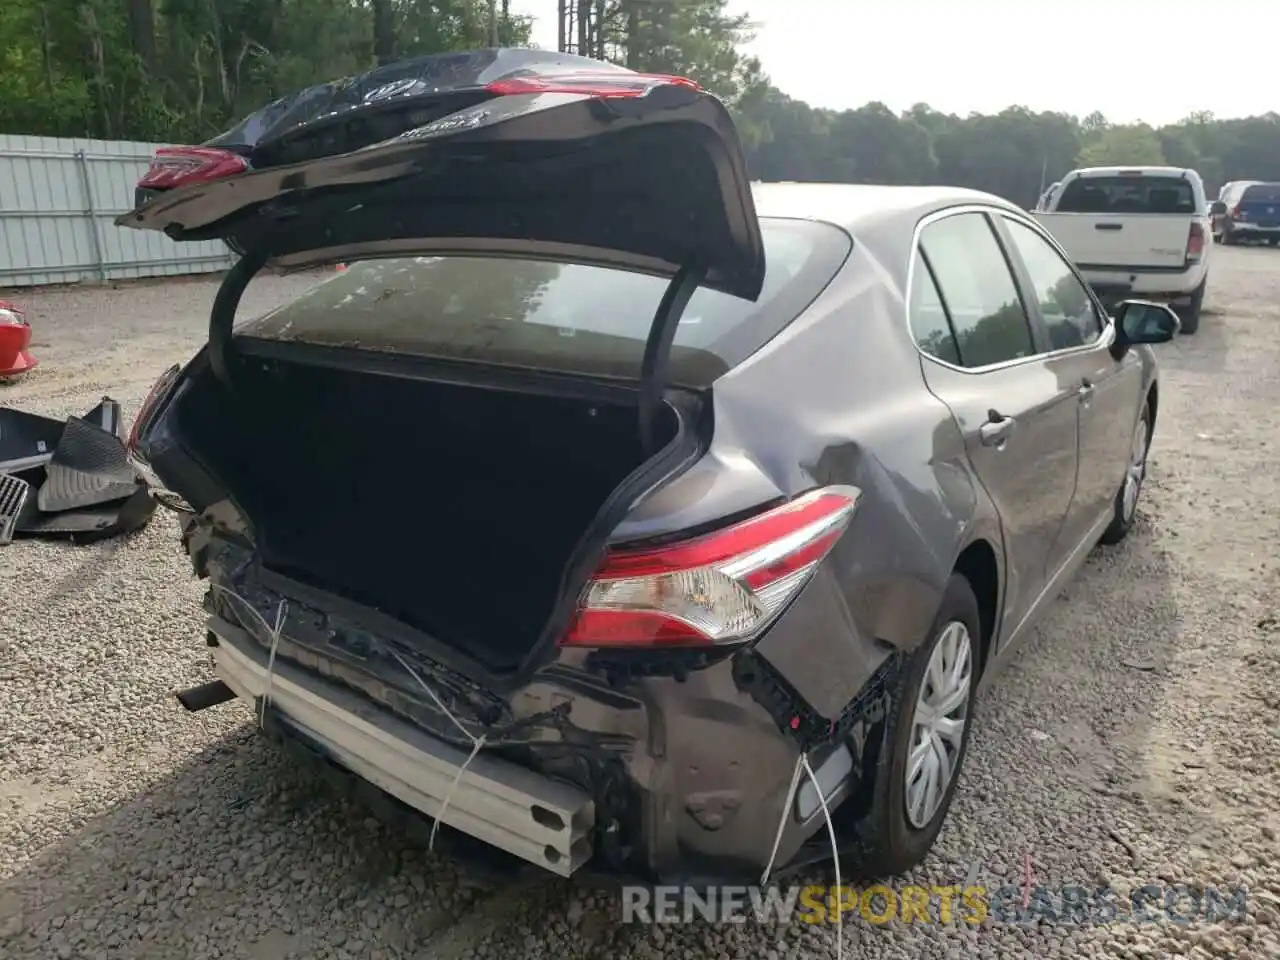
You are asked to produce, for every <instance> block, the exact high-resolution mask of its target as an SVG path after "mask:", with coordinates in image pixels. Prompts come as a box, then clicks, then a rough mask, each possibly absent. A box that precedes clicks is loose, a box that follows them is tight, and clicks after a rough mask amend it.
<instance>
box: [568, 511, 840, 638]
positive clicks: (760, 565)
mask: <svg viewBox="0 0 1280 960" xmlns="http://www.w3.org/2000/svg"><path fill="white" fill-rule="evenodd" d="M857 501H858V492H857V491H856V490H854V489H853V488H851V487H825V488H823V489H820V490H814V491H812V492H810V493H807V494H805V495H803V496H801V497H798V498H797V499H795V500H793V501H791V502H789V503H786V504H784V505H782V506H780V507H777V508H775V509H773V510H769V511H767V512H765V513H762V514H760V515H758V516H755V517H752V518H750V519H748V520H744V521H742V522H741V523H737V524H734V525H732V526H730V527H726V528H725V529H723V530H718V531H716V532H714V533H710V534H707V535H705V536H702V537H698V538H696V539H693V540H687V541H684V542H681V543H674V544H671V545H669V546H662V547H655V548H650V549H641V550H616V551H612V552H611V553H610V554H609V555H608V556H607V557H606V558H605V561H604V563H603V564H602V565H601V567H600V569H599V570H598V571H597V572H596V574H595V576H593V577H592V579H591V583H590V585H589V586H588V587H587V588H586V590H584V591H583V596H582V600H581V601H580V603H579V607H578V611H577V614H576V615H575V617H574V620H573V622H572V623H571V625H570V627H569V630H568V632H567V633H566V635H565V637H564V639H563V640H562V641H561V643H562V644H563V645H565V646H587V647H619V646H623V647H644V646H655V645H656V646H688V645H695V646H697V645H706V644H727V643H736V642H738V641H741V640H745V639H747V638H748V637H750V636H752V635H753V634H755V633H757V632H758V631H759V630H760V628H761V627H763V626H765V625H766V624H767V623H768V622H769V621H770V620H772V619H773V617H774V616H775V615H776V614H777V613H779V612H780V611H781V610H782V609H783V607H784V606H785V605H786V604H787V601H789V600H790V599H791V598H792V597H794V596H795V595H796V594H797V593H799V591H800V589H801V588H802V587H803V586H804V585H805V583H807V582H808V580H809V578H810V577H811V576H812V575H813V573H814V571H815V570H816V569H817V566H818V564H819V563H820V562H821V561H822V559H823V558H824V557H825V556H826V555H827V554H828V553H829V552H830V550H831V548H832V547H833V546H835V543H836V541H837V540H838V539H839V538H840V535H841V534H842V533H844V530H845V528H846V527H847V526H848V525H849V521H850V519H851V518H852V517H853V512H854V509H855V508H856V506H857Z"/></svg>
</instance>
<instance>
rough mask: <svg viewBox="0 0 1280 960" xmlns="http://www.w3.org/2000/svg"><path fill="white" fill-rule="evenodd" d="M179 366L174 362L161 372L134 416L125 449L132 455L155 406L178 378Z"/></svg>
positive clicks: (135, 453)
mask: <svg viewBox="0 0 1280 960" xmlns="http://www.w3.org/2000/svg"><path fill="white" fill-rule="evenodd" d="M179 369H180V368H179V367H178V366H177V364H174V365H173V366H172V367H170V368H169V369H168V370H166V371H165V372H164V373H162V374H160V379H158V380H157V381H156V382H155V383H154V384H153V385H152V387H151V389H150V390H149V391H148V392H147V396H146V399H144V400H143V401H142V406H140V407H139V408H138V415H137V416H135V417H134V418H133V426H132V427H130V428H129V439H128V440H127V441H126V442H125V449H126V450H127V451H128V452H129V455H130V456H131V457H134V456H136V455H137V452H138V441H139V439H141V437H142V431H143V430H144V429H146V426H147V421H148V420H149V419H151V415H152V414H153V413H154V412H155V406H156V404H157V403H158V402H159V401H160V398H161V397H163V396H164V395H165V394H166V393H167V392H168V390H169V387H170V386H172V384H173V381H174V380H176V379H177V378H178V373H179Z"/></svg>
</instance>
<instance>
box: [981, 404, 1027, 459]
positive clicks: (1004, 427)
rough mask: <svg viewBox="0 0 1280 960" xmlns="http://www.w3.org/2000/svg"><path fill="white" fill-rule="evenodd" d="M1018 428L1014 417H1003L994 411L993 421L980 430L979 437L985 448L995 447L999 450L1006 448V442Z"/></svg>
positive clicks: (992, 414) (989, 421) (992, 413)
mask: <svg viewBox="0 0 1280 960" xmlns="http://www.w3.org/2000/svg"><path fill="white" fill-rule="evenodd" d="M1017 426H1018V421H1017V420H1015V419H1013V417H1002V416H1000V414H998V413H996V412H995V411H994V410H992V411H991V419H990V420H988V421H987V422H986V423H984V424H983V425H982V426H981V427H979V428H978V436H979V437H981V439H982V445H983V446H984V447H995V448H996V449H997V450H999V449H1001V448H1003V447H1004V445H1005V441H1007V440H1008V439H1009V435H1010V434H1012V433H1013V431H1014V429H1015V428H1016V427H1017Z"/></svg>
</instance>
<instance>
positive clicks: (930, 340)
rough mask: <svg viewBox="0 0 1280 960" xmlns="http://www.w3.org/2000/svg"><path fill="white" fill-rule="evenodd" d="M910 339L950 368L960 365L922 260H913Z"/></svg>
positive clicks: (935, 289) (935, 287)
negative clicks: (913, 339)
mask: <svg viewBox="0 0 1280 960" xmlns="http://www.w3.org/2000/svg"><path fill="white" fill-rule="evenodd" d="M910 317H911V335H912V336H913V337H914V338H915V341H916V345H917V346H918V347H919V348H920V349H921V350H923V351H924V352H925V353H927V354H929V356H931V357H937V358H938V359H939V360H942V361H944V362H946V363H949V364H951V365H952V366H959V365H960V348H959V346H957V345H956V336H955V333H954V332H953V331H952V329H951V321H950V319H948V317H947V308H946V307H945V306H943V304H942V296H941V295H940V294H939V293H938V285H937V284H936V283H934V281H933V274H932V273H931V272H930V270H929V264H928V263H927V262H926V261H925V259H924V257H923V256H921V257H918V258H917V259H916V264H915V270H914V272H913V273H912V275H911V313H910Z"/></svg>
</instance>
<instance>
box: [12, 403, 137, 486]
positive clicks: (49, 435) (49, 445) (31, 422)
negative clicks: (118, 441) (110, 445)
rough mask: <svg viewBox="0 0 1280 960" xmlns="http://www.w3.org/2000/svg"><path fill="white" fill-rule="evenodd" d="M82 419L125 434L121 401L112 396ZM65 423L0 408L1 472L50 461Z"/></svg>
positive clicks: (117, 433)
mask: <svg viewBox="0 0 1280 960" xmlns="http://www.w3.org/2000/svg"><path fill="white" fill-rule="evenodd" d="M81 419H82V420H84V421H86V422H88V423H92V424H94V425H95V426H99V427H101V428H102V429H103V430H105V431H106V432H107V433H111V434H114V435H115V436H117V437H120V438H122V439H123V437H124V432H123V430H124V424H123V418H122V417H121V414H120V404H119V403H117V402H116V401H115V400H112V399H111V398H110V397H103V398H102V402H101V403H99V404H98V405H97V406H96V407H94V408H93V409H92V410H90V411H89V412H88V413H86V414H85V415H84V416H83V417H81ZM66 426H67V424H66V421H65V420H54V419H53V418H52V417H42V416H40V415H39V414H37V413H27V412H26V411H25V410H17V409H15V408H13V407H0V473H21V472H22V471H23V470H28V469H30V468H31V467H39V466H43V465H44V464H46V463H48V462H49V460H50V459H52V457H53V451H54V450H55V449H56V448H57V446H58V442H59V441H60V440H61V439H62V433H63V430H65V429H66Z"/></svg>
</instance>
